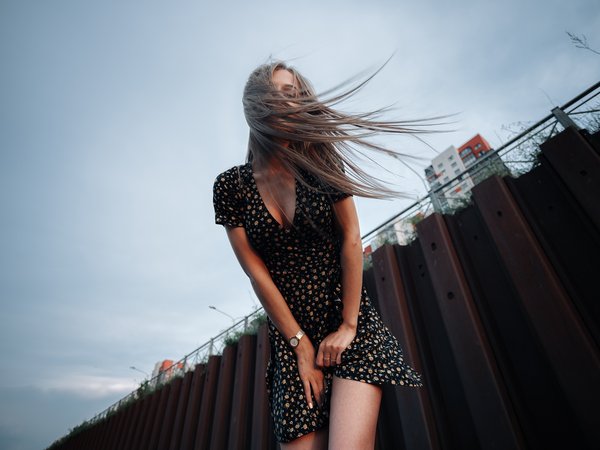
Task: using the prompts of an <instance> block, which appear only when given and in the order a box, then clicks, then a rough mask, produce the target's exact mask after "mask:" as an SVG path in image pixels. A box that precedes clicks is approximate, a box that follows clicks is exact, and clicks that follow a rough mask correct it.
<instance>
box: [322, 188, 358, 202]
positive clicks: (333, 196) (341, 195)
mask: <svg viewBox="0 0 600 450" xmlns="http://www.w3.org/2000/svg"><path fill="white" fill-rule="evenodd" d="M325 192H326V194H327V197H329V200H330V201H331V203H335V202H339V201H340V200H343V199H345V198H346V197H350V196H351V195H352V194H349V193H347V192H343V191H340V190H339V189H336V188H334V187H333V186H331V185H326V186H325Z"/></svg>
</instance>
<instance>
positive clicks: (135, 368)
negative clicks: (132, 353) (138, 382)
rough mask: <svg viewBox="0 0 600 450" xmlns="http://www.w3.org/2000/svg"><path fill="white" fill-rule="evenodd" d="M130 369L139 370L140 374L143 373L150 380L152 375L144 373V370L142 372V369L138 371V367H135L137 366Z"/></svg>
mask: <svg viewBox="0 0 600 450" xmlns="http://www.w3.org/2000/svg"><path fill="white" fill-rule="evenodd" d="M129 368H130V369H131V370H137V371H138V372H141V373H143V374H144V375H146V376H147V377H148V378H150V375H148V373H147V372H144V371H143V370H141V369H138V368H137V367H135V366H129Z"/></svg>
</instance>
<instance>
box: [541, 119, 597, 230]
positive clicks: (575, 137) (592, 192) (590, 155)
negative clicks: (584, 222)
mask: <svg viewBox="0 0 600 450" xmlns="http://www.w3.org/2000/svg"><path fill="white" fill-rule="evenodd" d="M541 148H542V156H541V157H542V158H543V159H545V160H546V161H548V162H549V165H550V166H551V167H552V169H554V171H555V172H556V173H557V174H558V176H559V177H560V179H561V180H562V181H563V182H564V183H565V185H566V186H567V187H568V189H569V190H570V191H571V193H572V194H573V200H574V201H575V202H576V203H578V204H579V205H581V207H582V208H583V210H584V211H585V212H586V213H587V214H588V215H589V217H590V219H591V221H592V222H593V223H594V225H595V226H596V228H597V229H600V201H598V193H599V192H600V156H598V154H597V153H596V152H594V150H593V149H592V147H591V145H590V144H589V143H588V142H587V141H586V140H585V139H584V138H583V137H582V136H581V134H580V133H578V132H577V131H575V130H573V129H571V128H567V129H566V130H564V131H563V132H561V133H560V134H558V135H557V136H555V137H553V138H552V139H550V140H548V141H547V142H545V143H544V144H542V145H541Z"/></svg>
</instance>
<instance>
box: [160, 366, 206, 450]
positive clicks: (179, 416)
mask: <svg viewBox="0 0 600 450" xmlns="http://www.w3.org/2000/svg"><path fill="white" fill-rule="evenodd" d="M197 368H198V366H196V369H197ZM202 371H204V366H202ZM195 376H198V377H199V376H200V374H199V373H198V372H197V371H196V370H193V371H190V372H188V373H186V374H185V377H183V382H182V384H181V392H180V393H179V400H178V401H177V413H176V414H175V422H174V423H173V432H172V433H171V442H170V445H169V447H165V448H169V449H170V450H178V449H179V448H180V446H181V437H182V433H183V426H184V423H185V414H186V412H187V405H188V400H189V398H190V388H191V386H192V379H193V378H194V377H195Z"/></svg>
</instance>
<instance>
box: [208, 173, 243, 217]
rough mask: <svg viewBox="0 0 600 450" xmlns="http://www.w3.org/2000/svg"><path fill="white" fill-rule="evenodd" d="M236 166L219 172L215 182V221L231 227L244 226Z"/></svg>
mask: <svg viewBox="0 0 600 450" xmlns="http://www.w3.org/2000/svg"><path fill="white" fill-rule="evenodd" d="M240 188H241V187H240V184H239V180H238V175H237V170H236V167H232V168H231V169H228V170H226V171H225V172H223V173H221V174H219V175H218V176H217V178H216V179H215V182H214V184H213V206H214V209H215V223H216V224H217V225H224V226H229V227H243V226H244V208H243V200H242V193H241V189H240Z"/></svg>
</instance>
